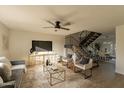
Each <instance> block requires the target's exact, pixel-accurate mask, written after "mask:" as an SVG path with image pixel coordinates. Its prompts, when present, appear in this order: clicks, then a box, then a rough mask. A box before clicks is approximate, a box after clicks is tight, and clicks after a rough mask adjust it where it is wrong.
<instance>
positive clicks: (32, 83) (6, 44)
mask: <svg viewBox="0 0 124 93" xmlns="http://www.w3.org/2000/svg"><path fill="white" fill-rule="evenodd" d="M123 8H124V6H83V5H82V6H42V5H41V6H28V5H27V6H0V11H1V12H0V51H1V52H0V57H1V59H2V58H7V60H5V61H8V59H9V60H10V61H12V65H14V67H12V69H22V68H23V69H24V72H25V73H24V75H23V76H22V77H21V82H19V86H18V87H29V88H32V87H35V88H36V87H39V88H43V87H47V88H48V87H59V88H63V87H64V88H68V87H123V85H124V82H121V84H120V82H118V81H120V80H122V81H123V77H124V76H123V62H122V61H123V57H122V56H123V53H122V52H123V47H122V46H123V24H124V20H123V16H124V13H123V11H124V9H123ZM80 10H81V11H82V12H81V11H80ZM103 11H104V12H103ZM15 15H16V16H15ZM120 25H121V26H120ZM115 28H116V29H115ZM85 31H87V32H88V33H89V34H86V36H87V35H90V33H91V34H93V35H96V34H98V35H99V36H98V37H97V38H95V39H94V40H93V41H90V42H91V43H92V42H96V41H98V42H99V43H101V42H102V45H101V47H100V48H101V50H99V49H97V50H95V51H96V52H95V53H94V52H93V51H90V53H91V52H93V54H95V55H96V54H97V55H98V52H97V51H98V50H99V52H102V53H103V52H107V54H106V55H107V56H100V55H99V57H97V60H95V61H96V62H97V63H98V65H99V66H98V65H97V66H98V67H95V68H92V67H89V68H88V70H91V71H92V73H90V71H89V72H88V74H91V75H90V77H88V78H84V76H85V75H86V74H85V75H82V74H81V73H80V71H79V73H75V72H74V65H75V63H74V64H70V63H66V62H63V59H64V57H67V54H70V51H69V53H68V49H67V48H69V47H70V46H69V47H68V45H67V47H66V46H65V45H66V36H72V34H75V33H78V32H79V33H82V32H85ZM87 32H86V33H87ZM91 37H92V36H91V35H90V38H91ZM101 37H102V38H101ZM75 38H78V39H79V38H80V37H79V36H76V37H75ZM82 38H83V35H82ZM100 38H101V39H100ZM69 40H71V39H69ZM33 41H40V43H42V42H47V41H49V42H51V45H50V46H51V47H50V50H48V51H45V53H43V54H40V52H44V51H41V50H42V48H43V47H40V46H41V45H42V44H41V45H40V44H39V45H37V46H38V52H37V49H34V48H33V46H34V45H33ZM72 41H73V40H71V41H69V43H68V44H73V45H74V43H73V42H72ZM115 41H116V42H115ZM70 42H71V43H70ZM98 42H97V45H98ZM35 44H36V43H35ZM76 44H78V42H76ZM81 44H83V43H81ZM88 44H89V41H88ZM94 44H96V43H94ZM78 45H79V44H78ZM85 45H86V46H88V45H87V44H86V42H85ZM115 45H116V46H115ZM47 47H49V46H47ZM47 47H46V48H47ZM94 47H95V45H94ZM39 48H40V49H39ZM71 48H73V47H72V46H71ZM106 48H107V49H106ZM32 49H33V53H32ZM89 50H92V49H91V48H89ZM89 50H88V51H89ZM39 51H40V52H39ZM75 51H76V52H77V51H81V50H80V49H79V48H77V49H76V50H74V49H71V52H75ZM50 53H51V54H50ZM78 53H79V52H78ZM79 54H80V55H82V56H83V55H85V54H86V53H84V52H83V51H81V53H79ZM91 54H92V53H91ZM108 54H111V55H109V56H108ZM32 55H33V57H32ZM51 55H52V56H51ZM72 55H73V53H72ZM72 55H71V56H72ZM101 55H102V54H101ZM104 55H105V53H104ZM50 56H51V58H50ZM53 56H54V58H55V60H53V63H56V64H59V65H61V67H63V68H64V70H62V73H61V75H62V76H64V81H63V82H61V83H57V84H55V85H54V86H53V85H52V84H51V83H50V84H49V82H48V81H47V79H46V77H48V76H47V75H46V74H45V73H46V72H44V71H42V69H43V68H44V62H45V65H46V62H47V61H49V60H48V59H50V61H52V59H53ZM85 56H86V55H85ZM88 57H89V56H88ZM90 58H96V56H95V57H94V56H92V57H91V55H90ZM20 60H21V62H20ZM15 61H16V62H15ZM61 61H62V62H61ZM73 61H74V60H73ZM101 61H102V62H101ZM0 62H1V61H0ZM38 62H39V63H38ZM67 62H68V61H67ZM88 62H89V63H90V60H89V61H88ZM1 63H2V62H1ZM18 63H19V64H21V66H15V65H18ZM37 63H38V64H37ZM53 63H50V64H49V65H52V64H53ZM89 63H87V64H89ZM24 64H25V65H24ZM67 65H69V66H70V69H69V68H68V67H67ZM72 65H73V66H72ZM85 66H86V65H85ZM89 66H90V65H89ZM77 67H78V66H77ZM45 69H46V66H45ZM81 69H83V70H84V68H83V67H82V68H81ZM64 71H66V75H65V72H64ZM77 72H78V71H77ZM115 72H116V73H115ZM49 73H50V72H49ZM20 74H21V73H20ZM50 75H51V73H50ZM41 79H42V80H41ZM113 80H114V82H113ZM4 83H6V80H5V82H4ZM12 84H15V83H14V82H12ZM2 87H3V86H2ZM9 87H10V86H9ZM11 87H12V86H11ZM14 87H15V86H14Z"/></svg>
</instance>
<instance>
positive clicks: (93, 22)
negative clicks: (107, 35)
mask: <svg viewBox="0 0 124 93" xmlns="http://www.w3.org/2000/svg"><path fill="white" fill-rule="evenodd" d="M45 20H50V21H52V22H54V21H56V20H61V21H62V22H72V23H73V24H72V25H70V26H66V27H67V28H70V29H71V30H70V31H65V30H59V31H57V32H55V31H54V30H55V29H53V28H48V29H45V28H42V27H46V26H51V24H49V23H47V22H46V21H45ZM0 21H1V22H2V23H3V24H5V25H6V26H7V27H8V28H9V29H11V30H19V31H21V30H24V31H34V32H42V33H47V34H57V35H67V34H70V33H75V32H79V31H82V30H85V29H87V30H90V31H96V32H111V31H114V30H115V27H116V26H117V25H122V24H124V6H117V5H116V6H84V5H82V6H43V5H39V6H29V5H27V6H0Z"/></svg>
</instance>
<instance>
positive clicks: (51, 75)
mask: <svg viewBox="0 0 124 93" xmlns="http://www.w3.org/2000/svg"><path fill="white" fill-rule="evenodd" d="M46 72H48V77H47V79H48V82H49V83H50V85H51V86H53V85H55V84H58V83H61V82H64V81H65V79H66V70H65V69H63V68H61V67H57V66H47V69H46Z"/></svg>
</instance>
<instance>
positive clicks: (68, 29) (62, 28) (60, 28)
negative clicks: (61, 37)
mask: <svg viewBox="0 0 124 93" xmlns="http://www.w3.org/2000/svg"><path fill="white" fill-rule="evenodd" d="M60 29H64V30H70V29H69V28H64V27H60Z"/></svg>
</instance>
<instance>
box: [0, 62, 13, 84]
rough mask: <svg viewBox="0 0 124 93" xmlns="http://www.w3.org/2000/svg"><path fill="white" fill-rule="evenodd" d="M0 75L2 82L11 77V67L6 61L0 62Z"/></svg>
mask: <svg viewBox="0 0 124 93" xmlns="http://www.w3.org/2000/svg"><path fill="white" fill-rule="evenodd" d="M0 76H1V77H2V79H3V81H4V82H7V81H9V80H10V79H11V76H12V71H11V67H10V66H9V65H8V64H7V63H0Z"/></svg>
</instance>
